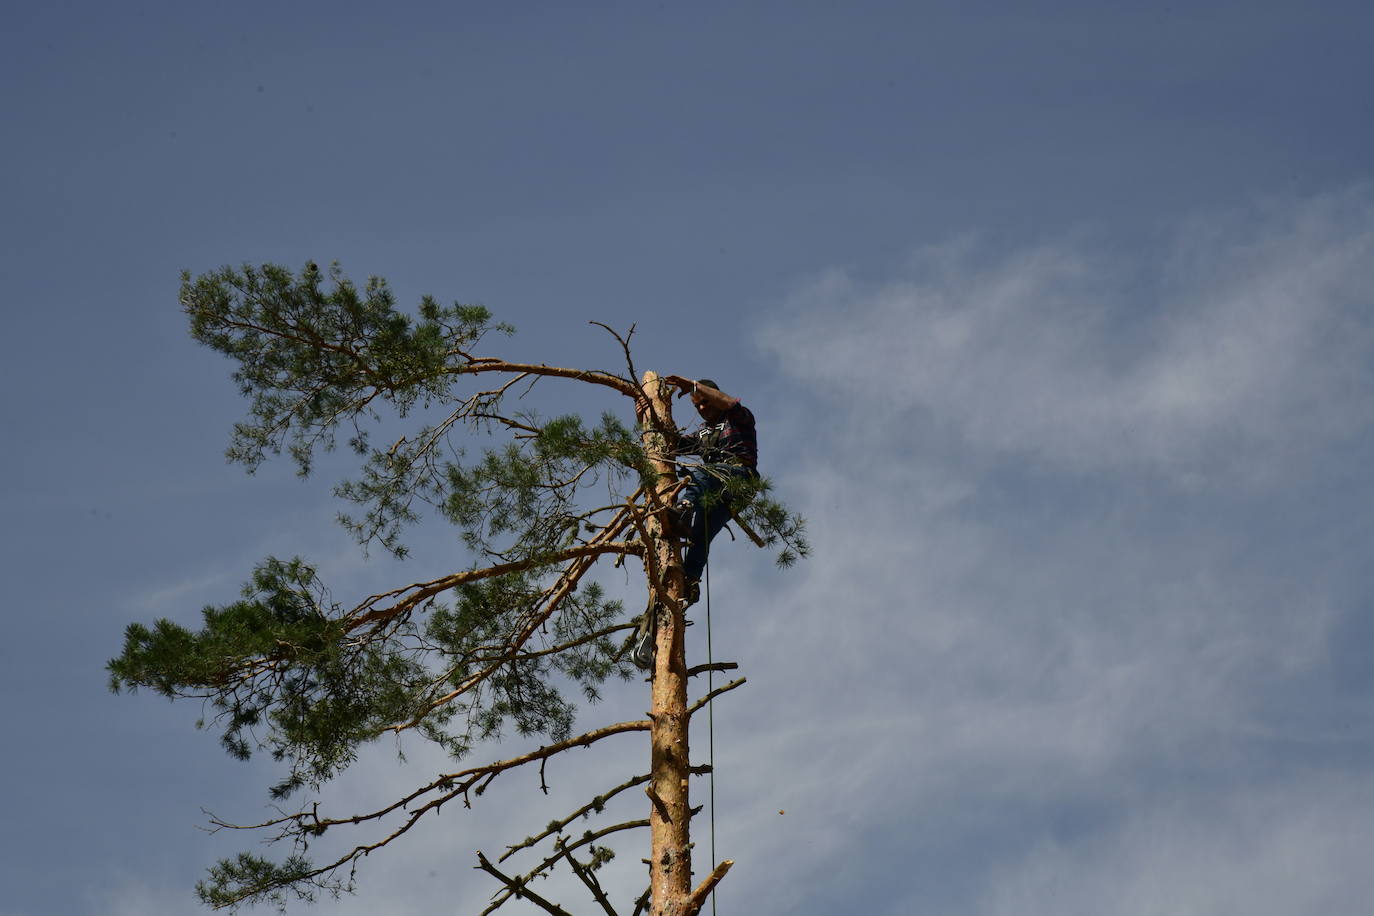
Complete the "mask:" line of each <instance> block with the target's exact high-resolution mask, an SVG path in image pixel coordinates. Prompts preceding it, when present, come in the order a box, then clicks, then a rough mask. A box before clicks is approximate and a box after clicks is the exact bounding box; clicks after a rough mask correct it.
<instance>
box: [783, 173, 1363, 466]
mask: <svg viewBox="0 0 1374 916" xmlns="http://www.w3.org/2000/svg"><path fill="white" fill-rule="evenodd" d="M1245 216H1247V217H1249V218H1250V220H1253V222H1251V221H1246V220H1245V219H1243V218H1238V217H1227V218H1216V219H1211V220H1205V219H1198V220H1196V221H1194V223H1193V224H1192V225H1191V226H1190V227H1189V229H1188V230H1187V231H1186V232H1182V233H1180V235H1179V238H1178V239H1177V241H1176V242H1175V244H1174V250H1173V252H1172V254H1171V255H1170V257H1169V258H1168V259H1167V263H1164V264H1160V265H1157V266H1142V267H1141V269H1140V270H1138V271H1131V270H1127V269H1125V268H1124V267H1123V266H1122V265H1121V264H1119V263H1117V262H1115V261H1113V260H1112V259H1111V258H1109V257H1108V256H1107V255H1106V254H1105V252H1104V251H1095V250H1094V249H1093V248H1092V247H1090V246H1087V245H1085V244H1083V243H1081V242H1063V243H1059V244H1047V245H1044V246H1042V247H1039V248H1036V249H1033V250H1028V251H1022V252H1014V253H1010V254H1002V255H1000V256H985V255H983V253H982V252H981V251H980V249H979V246H978V245H977V243H976V242H974V241H972V240H969V239H964V240H960V241H958V242H954V243H950V244H947V245H943V246H937V247H932V248H928V249H925V250H922V251H920V252H918V253H917V254H916V256H915V257H914V258H913V259H912V263H911V265H910V266H909V268H908V269H907V270H906V272H905V273H906V276H905V277H903V278H901V279H897V280H892V281H889V282H886V283H881V284H876V285H865V284H862V283H859V282H857V281H855V280H853V279H851V278H850V277H848V276H847V275H846V274H844V273H843V272H840V271H833V272H831V273H828V274H826V275H824V276H822V277H821V278H819V279H818V280H816V281H815V282H813V283H812V284H810V285H809V286H807V287H806V288H803V289H801V290H799V291H798V292H797V293H796V294H795V295H794V296H793V298H792V301H791V302H790V304H789V309H788V315H787V318H786V320H783V321H778V322H776V323H775V324H773V325H771V326H770V327H768V328H767V329H765V330H764V332H763V334H762V341H763V344H764V346H765V347H766V348H767V349H769V350H771V351H772V352H773V353H774V354H776V355H777V356H778V357H779V358H780V361H781V364H782V366H783V368H784V370H785V371H791V372H795V373H797V374H798V375H799V376H802V377H804V378H807V379H811V380H815V381H819V382H823V383H824V384H826V385H828V386H833V387H834V389H835V390H837V391H838V392H839V393H840V394H841V395H842V396H843V397H845V398H846V399H862V400H864V401H869V400H873V399H876V400H878V401H880V402H886V403H887V404H889V405H890V406H891V407H892V408H893V409H894V410H897V409H900V408H907V409H918V410H920V411H924V412H926V413H927V414H928V415H929V416H931V417H932V418H933V419H934V421H935V422H936V423H938V424H947V425H948V426H950V427H951V428H953V429H955V430H957V431H958V432H959V433H960V434H962V435H963V436H964V437H966V439H967V441H968V444H969V447H970V448H972V449H975V450H991V451H993V452H997V453H1003V454H1008V455H1012V456H1016V457H1021V458H1032V459H1036V460H1040V461H1045V462H1049V463H1052V464H1056V465H1062V466H1068V467H1071V468H1075V469H1080V470H1094V469H1103V468H1106V469H1120V468H1126V469H1132V468H1135V469H1139V468H1142V467H1144V468H1154V469H1160V470H1164V471H1166V472H1169V473H1172V474H1177V475H1199V474H1201V475H1204V476H1205V477H1206V478H1208V479H1209V480H1216V479H1220V478H1224V477H1227V476H1232V475H1236V474H1240V475H1242V476H1244V477H1247V478H1249V477H1251V476H1253V475H1255V474H1267V473H1270V472H1273V471H1274V470H1275V469H1276V468H1277V467H1281V466H1283V465H1284V463H1285V462H1286V461H1288V460H1289V459H1291V458H1292V457H1293V456H1294V455H1295V454H1302V453H1306V452H1307V451H1309V450H1310V449H1311V448H1312V447H1313V446H1314V444H1315V445H1320V444H1322V443H1325V442H1327V441H1329V440H1331V439H1335V438H1339V437H1341V436H1342V435H1344V434H1346V433H1348V432H1349V431H1350V430H1351V429H1354V428H1360V427H1362V426H1363V425H1364V424H1366V423H1367V422H1368V421H1369V419H1370V418H1371V410H1372V409H1374V408H1371V405H1370V403H1369V401H1368V399H1367V398H1364V397H1363V396H1362V395H1363V393H1364V392H1365V391H1367V390H1368V388H1369V385H1370V380H1371V374H1370V372H1371V370H1370V359H1369V358H1370V356H1371V354H1374V337H1371V332H1370V327H1369V324H1368V322H1367V321H1364V320H1362V318H1363V316H1364V315H1365V314H1366V313H1367V312H1368V310H1369V308H1370V306H1371V305H1374V301H1371V300H1372V294H1371V293H1370V290H1371V289H1374V194H1371V193H1370V192H1369V191H1368V190H1367V189H1358V190H1355V191H1351V192H1348V193H1345V194H1340V195H1331V196H1328V197H1323V198H1320V199H1317V200H1313V201H1308V202H1305V203H1301V204H1295V205H1293V206H1291V207H1288V208H1282V207H1279V206H1277V205H1271V206H1270V207H1268V208H1265V209H1263V210H1257V211H1255V212H1253V213H1249V214H1246V215H1245ZM1142 274H1143V275H1144V276H1145V277H1146V278H1147V279H1148V281H1149V282H1146V283H1144V284H1143V285H1144V287H1145V289H1146V290H1148V292H1142V291H1141V288H1140V287H1141V286H1142V282H1141V276H1142Z"/></svg>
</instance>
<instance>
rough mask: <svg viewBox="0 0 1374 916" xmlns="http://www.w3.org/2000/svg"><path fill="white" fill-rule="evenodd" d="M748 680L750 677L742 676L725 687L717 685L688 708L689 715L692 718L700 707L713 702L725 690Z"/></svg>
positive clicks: (732, 688)
mask: <svg viewBox="0 0 1374 916" xmlns="http://www.w3.org/2000/svg"><path fill="white" fill-rule="evenodd" d="M747 680H748V678H743V677H742V678H740V679H739V680H736V681H731V682H730V683H728V684H726V685H725V686H724V687H717V688H716V689H715V690H712V691H711V692H710V693H708V694H706V696H704V697H702V698H701V699H700V700H697V701H696V702H695V703H693V704H692V706H691V708H689V709H688V710H687V715H688V717H689V718H690V717H691V715H692V714H693V713H695V712H696V711H697V710H698V709H701V707H703V706H705V705H706V704H707V703H709V702H711V701H712V700H714V699H715V698H716V697H718V696H720V695H721V694H722V693H724V692H725V691H727V690H734V689H735V688H736V687H739V686H740V685H742V684H744V683H745V681H747Z"/></svg>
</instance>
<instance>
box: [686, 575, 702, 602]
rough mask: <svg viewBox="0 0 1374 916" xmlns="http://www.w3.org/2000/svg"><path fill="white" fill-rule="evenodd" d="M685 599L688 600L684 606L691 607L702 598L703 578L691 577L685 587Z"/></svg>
mask: <svg viewBox="0 0 1374 916" xmlns="http://www.w3.org/2000/svg"><path fill="white" fill-rule="evenodd" d="M682 597H683V600H684V601H685V602H686V603H684V604H683V605H682V606H683V607H684V608H689V607H691V606H692V605H694V604H696V603H697V602H698V601H700V600H701V580H700V579H689V580H688V581H687V587H686V588H685V589H683V595H682Z"/></svg>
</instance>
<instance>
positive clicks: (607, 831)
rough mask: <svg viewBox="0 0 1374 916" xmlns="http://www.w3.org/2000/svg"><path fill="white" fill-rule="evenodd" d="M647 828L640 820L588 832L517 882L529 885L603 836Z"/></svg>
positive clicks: (500, 901)
mask: <svg viewBox="0 0 1374 916" xmlns="http://www.w3.org/2000/svg"><path fill="white" fill-rule="evenodd" d="M648 826H649V819H648V818H641V819H639V820H635V821H625V822H624V823H622V824H613V825H611V826H610V827H603V828H602V829H600V830H597V831H595V832H593V831H588V832H587V833H585V834H583V835H582V836H581V837H580V838H578V839H577V840H576V841H575V842H573V843H567V842H564V843H562V844H560V845H559V848H558V851H557V852H555V853H554V854H553V855H551V856H549V857H548V858H547V859H545V860H544V861H542V862H540V863H539V864H538V865H536V866H535V867H534V868H532V869H530V870H529V871H527V872H525V874H523V875H521V876H520V878H519V879H518V880H519V881H521V882H523V883H529V882H530V881H533V880H534V879H535V878H537V877H539V876H540V875H542V874H543V873H544V872H546V871H548V870H549V869H550V868H553V867H554V866H555V865H557V864H558V860H559V859H561V858H563V857H564V856H568V855H570V854H571V853H572V851H573V850H574V849H578V848H580V847H582V846H586V845H588V844H589V843H595V842H596V841H597V840H599V839H601V838H602V837H604V836H610V835H611V834H612V833H619V832H620V831H622V830H636V829H638V828H640V827H648ZM510 895H511V892H510V891H506V892H505V895H504V896H500V899H497V900H496V901H495V902H494V903H493V904H492V905H491V906H489V907H487V908H486V909H485V910H483V911H482V913H481V914H480V916H488V914H490V913H492V912H494V911H495V910H496V908H497V907H499V906H500V905H501V904H503V903H505V902H506V901H507V900H509V899H510Z"/></svg>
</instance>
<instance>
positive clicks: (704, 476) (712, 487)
mask: <svg viewBox="0 0 1374 916" xmlns="http://www.w3.org/2000/svg"><path fill="white" fill-rule="evenodd" d="M757 476H758V471H755V470H754V469H753V468H747V467H743V466H741V465H737V464H712V465H707V466H705V467H697V468H692V471H691V474H690V475H689V476H688V479H687V485H686V486H684V487H683V488H682V490H681V491H679V493H678V497H677V499H678V503H679V504H680V503H684V502H686V503H691V505H692V510H693V511H692V518H691V531H692V533H691V536H690V537H689V538H688V539H687V555H686V556H685V557H684V558H683V560H682V573H683V575H684V576H686V577H687V581H688V582H695V581H696V580H698V579H700V578H701V572H702V570H704V569H705V568H706V555H707V554H708V553H709V552H710V545H711V539H712V538H714V537H715V536H716V535H717V534H720V529H722V528H724V527H725V523H726V522H728V521H729V520H730V502H729V500H728V499H726V498H725V494H724V493H723V492H722V491H723V490H724V489H725V478H735V479H746V478H750V477H757ZM703 503H707V504H709V505H705V506H703Z"/></svg>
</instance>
